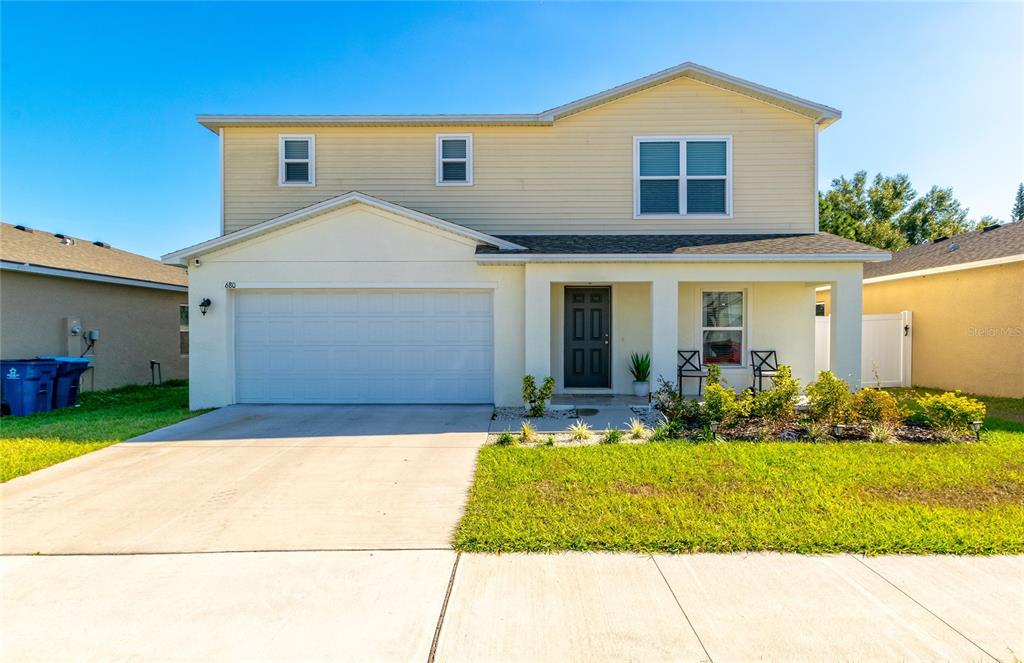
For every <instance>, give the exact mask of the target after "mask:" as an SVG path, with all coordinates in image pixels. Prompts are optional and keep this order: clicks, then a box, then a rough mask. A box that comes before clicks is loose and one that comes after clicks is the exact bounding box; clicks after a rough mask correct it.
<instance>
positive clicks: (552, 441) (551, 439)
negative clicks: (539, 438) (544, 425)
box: [544, 435, 555, 447]
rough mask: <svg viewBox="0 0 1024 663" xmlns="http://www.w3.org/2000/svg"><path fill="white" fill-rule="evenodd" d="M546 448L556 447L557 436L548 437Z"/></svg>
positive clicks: (545, 442) (545, 440) (545, 441)
mask: <svg viewBox="0 0 1024 663" xmlns="http://www.w3.org/2000/svg"><path fill="white" fill-rule="evenodd" d="M544 446H545V447H553V446H555V436H554V435H548V436H547V437H546V438H544Z"/></svg>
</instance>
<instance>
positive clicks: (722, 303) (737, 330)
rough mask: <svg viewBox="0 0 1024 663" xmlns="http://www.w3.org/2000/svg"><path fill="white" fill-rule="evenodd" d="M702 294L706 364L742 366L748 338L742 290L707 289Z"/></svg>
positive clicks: (702, 329) (702, 342)
mask: <svg viewBox="0 0 1024 663" xmlns="http://www.w3.org/2000/svg"><path fill="white" fill-rule="evenodd" d="M700 297H701V312H700V316H701V329H700V335H701V345H702V349H703V353H704V363H705V364H721V365H732V366H740V365H742V364H743V351H744V340H745V339H744V322H743V321H744V318H745V315H744V297H743V291H742V290H704V291H701V295H700Z"/></svg>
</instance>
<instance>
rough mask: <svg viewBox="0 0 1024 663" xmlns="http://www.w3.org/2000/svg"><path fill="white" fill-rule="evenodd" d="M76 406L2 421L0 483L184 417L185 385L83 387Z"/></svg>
mask: <svg viewBox="0 0 1024 663" xmlns="http://www.w3.org/2000/svg"><path fill="white" fill-rule="evenodd" d="M78 402H79V405H80V407H73V408H63V409H61V410H55V411H53V412H47V413H43V414H36V415H32V416H30V417H4V418H3V419H2V420H0V482H2V481H9V480H11V479H13V478H14V477H19V476H21V475H23V474H28V473H29V472H34V471H35V470H38V469H41V468H44V467H49V466H50V465H54V464H56V463H60V462H62V461H65V460H68V459H69V458H74V457H75V456H81V455H82V454H84V453H89V452H90V451H95V450H96V449H102V448H103V447H106V446H109V445H111V444H114V443H116V442H120V441H122V440H127V439H129V438H132V437H135V436H136V435H142V434H143V433H147V432H149V431H151V430H154V429H157V428H161V427H163V426H168V425H170V424H173V423H176V422H178V421H181V420H182V419H188V418H189V417H191V416H194V415H196V414H199V412H190V411H189V409H188V386H187V385H186V384H184V383H182V382H173V383H168V384H165V385H163V386H160V387H150V386H133V387H124V388H122V389H114V390H111V391H96V392H84V393H82V394H81V395H80V396H79V398H78Z"/></svg>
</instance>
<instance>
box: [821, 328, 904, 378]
mask: <svg viewBox="0 0 1024 663" xmlns="http://www.w3.org/2000/svg"><path fill="white" fill-rule="evenodd" d="M830 319H831V318H830V316H827V315H826V316H818V317H817V318H815V320H814V372H815V374H817V373H818V372H820V371H826V370H828V368H829V338H830V335H829V320H830ZM911 319H912V316H911V313H910V311H900V312H899V313H881V314H878V315H865V316H864V319H863V322H862V325H863V327H862V330H863V331H862V336H861V357H860V372H861V386H864V387H877V386H882V387H909V386H911V384H912V382H911V370H910V369H911V341H912V339H913V325H912V324H911Z"/></svg>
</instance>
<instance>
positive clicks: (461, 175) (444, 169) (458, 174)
mask: <svg viewBox="0 0 1024 663" xmlns="http://www.w3.org/2000/svg"><path fill="white" fill-rule="evenodd" d="M441 179H442V180H444V181H445V182H465V181H466V162H465V161H446V162H444V163H442V164H441Z"/></svg>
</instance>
